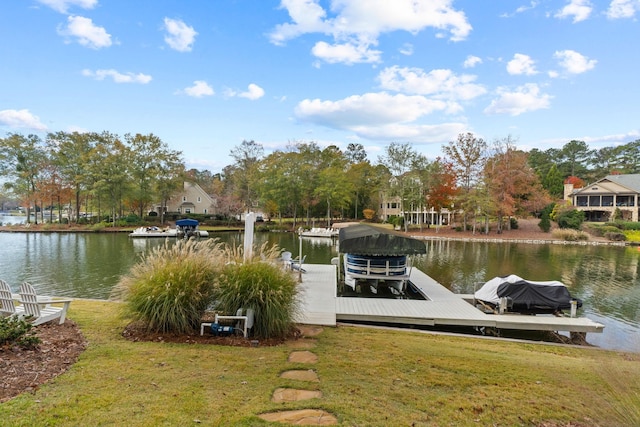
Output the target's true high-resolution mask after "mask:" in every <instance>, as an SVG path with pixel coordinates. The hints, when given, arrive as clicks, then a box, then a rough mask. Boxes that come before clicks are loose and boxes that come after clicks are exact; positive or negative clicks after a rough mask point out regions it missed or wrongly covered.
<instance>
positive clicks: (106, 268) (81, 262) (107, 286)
mask: <svg viewBox="0 0 640 427" xmlns="http://www.w3.org/2000/svg"><path fill="white" fill-rule="evenodd" d="M213 236H214V237H217V238H220V239H221V240H223V241H226V242H229V243H232V244H235V245H242V242H243V235H242V234H241V233H237V232H234V233H231V232H226V233H215V234H214V235H213ZM264 242H269V243H270V244H276V245H278V246H279V247H280V248H282V249H286V250H289V251H291V252H292V253H293V255H294V256H296V255H297V254H298V253H299V239H298V238H297V236H296V235H294V234H292V233H256V235H255V244H256V245H261V244H262V243H264ZM329 243H330V239H322V238H318V239H308V238H304V239H303V248H302V251H303V254H305V255H306V261H305V262H307V263H310V264H314V263H329V261H330V260H331V258H332V257H334V256H337V248H336V246H334V245H330V244H329ZM162 244H164V241H163V239H131V238H129V237H128V235H127V233H0V278H1V279H3V280H5V281H6V282H7V283H9V284H10V286H11V287H12V288H13V289H14V290H17V289H18V287H19V285H20V283H21V282H22V281H28V282H30V283H32V284H33V285H34V286H35V288H36V290H37V291H38V292H39V293H42V294H49V295H57V296H68V297H75V298H96V299H108V298H109V296H110V293H111V289H112V288H113V286H114V285H115V284H117V283H118V281H119V280H120V277H122V276H123V275H125V274H127V272H128V271H129V269H130V268H131V267H132V266H133V265H134V264H135V263H136V262H137V260H138V259H139V257H140V255H141V254H143V253H145V252H147V251H148V250H150V249H151V248H153V247H155V246H158V245H162ZM425 244H426V245H427V254H426V255H423V256H420V257H417V258H415V259H414V265H415V267H417V268H419V269H420V270H422V271H424V272H425V273H427V274H428V275H430V276H431V277H433V278H434V279H436V280H437V281H438V282H440V283H442V284H443V285H444V286H446V287H448V288H449V289H451V290H452V291H454V292H458V293H473V291H474V289H475V287H476V286H477V284H478V283H483V282H485V281H486V280H488V279H490V278H492V277H495V276H503V275H507V274H517V275H519V276H521V277H524V278H527V279H530V280H560V281H562V282H563V283H565V284H566V285H567V286H568V287H569V289H570V292H571V294H572V295H573V296H575V297H578V298H580V299H582V300H583V308H582V309H581V310H580V311H579V315H582V316H586V317H589V318H591V319H592V320H594V321H597V322H600V323H602V324H604V325H605V329H604V333H602V334H596V333H592V334H588V337H587V338H588V341H589V342H590V343H592V344H594V345H597V346H600V347H603V348H608V349H616V350H626V351H635V352H640V249H639V248H638V247H619V246H582V245H553V244H544V245H542V244H524V243H492V242H460V241H435V240H434V241H426V242H425Z"/></svg>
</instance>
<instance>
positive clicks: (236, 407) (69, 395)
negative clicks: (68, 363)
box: [0, 301, 640, 426]
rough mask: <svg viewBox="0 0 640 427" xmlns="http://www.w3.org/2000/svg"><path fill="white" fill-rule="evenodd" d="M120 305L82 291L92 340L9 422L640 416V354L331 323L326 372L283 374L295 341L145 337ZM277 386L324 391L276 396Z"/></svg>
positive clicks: (396, 421) (20, 404)
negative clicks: (286, 415) (136, 338)
mask: <svg viewBox="0 0 640 427" xmlns="http://www.w3.org/2000/svg"><path fill="white" fill-rule="evenodd" d="M118 313H119V304H117V303H111V302H95V301H74V302H73V303H72V304H71V309H70V313H69V317H70V318H72V319H73V320H75V321H76V322H77V323H78V324H79V325H80V327H81V329H82V331H83V333H84V334H85V336H86V338H87V339H88V341H89V345H88V348H87V350H86V351H85V352H84V353H83V354H82V355H81V356H80V359H79V360H78V362H76V363H75V364H74V365H73V366H72V367H71V369H70V370H69V371H68V372H67V373H65V374H63V375H61V376H60V377H58V378H57V379H55V380H54V381H52V382H50V383H48V384H46V385H44V386H42V387H41V388H40V389H39V390H37V392H35V393H34V394H30V393H26V394H23V395H21V396H18V397H16V398H14V399H13V400H10V401H8V402H5V403H3V404H0V425H2V426H5V425H6V426H36V425H38V426H43V425H64V426H66V425H74V426H89V425H91V426H97V425H127V426H138V425H140V426H143V425H144V426H156V425H168V426H186V425H198V424H200V425H207V426H236V425H238V426H255V425H267V424H268V423H266V422H264V421H262V420H261V419H259V418H258V417H257V415H258V414H261V413H263V412H267V411H274V410H284V409H297V408H319V409H324V410H326V411H328V412H331V413H333V414H334V415H335V416H336V417H337V418H338V420H339V421H340V423H341V425H345V426H387V425H394V426H412V425H413V426H449V425H452V426H466V425H468V426H486V425H497V426H519V425H523V426H531V425H572V426H576V425H578V426H593V425H597V426H637V425H640V355H638V354H628V353H617V352H610V351H602V350H597V349H589V348H569V347H561V346H550V345H540V344H534V343H514V342H504V341H495V340H487V339H478V338H471V337H449V336H443V335H431V334H422V333H416V332H409V331H407V332H391V331H385V330H377V329H368V328H360V327H338V328H325V329H324V332H322V333H321V334H320V335H319V336H318V337H317V343H316V345H315V347H314V348H313V349H312V351H313V352H314V353H316V354H317V356H318V358H319V360H318V363H316V364H315V365H313V366H311V368H312V369H314V370H316V372H317V373H318V376H319V378H320V382H319V383H303V382H300V381H296V380H288V379H281V378H279V374H280V373H281V372H283V371H285V370H288V369H293V368H301V369H309V368H310V366H306V365H304V366H303V365H300V364H296V363H290V362H288V361H287V357H288V356H289V354H290V353H291V352H292V351H293V350H294V349H295V346H294V345H292V344H285V345H281V346H277V347H257V348H239V347H222V346H213V345H193V344H192V345H189V344H167V343H159V342H155V343H146V342H144V343H141V342H137V343H134V342H130V341H127V340H125V339H123V338H122V337H121V335H120V334H121V332H122V329H123V327H124V325H125V324H126V323H127V321H126V320H124V319H121V318H120V317H119V316H118ZM0 357H1V355H0ZM279 387H292V388H305V389H319V390H321V391H322V393H323V397H322V398H320V399H313V400H308V401H302V402H294V403H285V404H282V403H273V402H271V395H272V393H273V391H274V390H275V389H276V388H279ZM544 423H548V424H544ZM553 423H557V424H553ZM569 423H573V424H569Z"/></svg>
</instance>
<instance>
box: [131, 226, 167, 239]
mask: <svg viewBox="0 0 640 427" xmlns="http://www.w3.org/2000/svg"><path fill="white" fill-rule="evenodd" d="M177 236H178V230H176V229H175V228H169V227H166V228H160V227H156V226H150V227H138V228H136V229H135V230H133V231H132V232H131V233H129V237H136V238H138V237H177Z"/></svg>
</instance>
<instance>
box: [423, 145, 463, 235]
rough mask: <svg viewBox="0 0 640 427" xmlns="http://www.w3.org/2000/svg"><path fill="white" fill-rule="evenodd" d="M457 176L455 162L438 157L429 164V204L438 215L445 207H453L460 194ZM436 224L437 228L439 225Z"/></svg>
mask: <svg viewBox="0 0 640 427" xmlns="http://www.w3.org/2000/svg"><path fill="white" fill-rule="evenodd" d="M456 180H457V176H456V173H455V172H454V168H453V164H452V163H451V162H447V161H444V160H442V159H441V158H440V157H438V158H437V159H436V160H435V161H434V162H433V163H431V164H430V165H429V190H428V191H427V206H431V207H432V208H433V209H434V210H435V211H436V212H438V217H440V214H441V212H442V209H444V208H451V209H452V208H453V202H454V200H455V197H456V195H457V194H458V188H457V186H456ZM439 225H440V224H436V230H438V226H439Z"/></svg>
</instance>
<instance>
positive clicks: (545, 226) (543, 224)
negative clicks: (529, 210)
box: [538, 215, 551, 233]
mask: <svg viewBox="0 0 640 427" xmlns="http://www.w3.org/2000/svg"><path fill="white" fill-rule="evenodd" d="M538 227H540V230H542V231H544V232H545V233H548V232H549V230H551V221H550V220H549V216H548V215H545V216H543V217H542V218H541V219H540V222H539V223H538Z"/></svg>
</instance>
